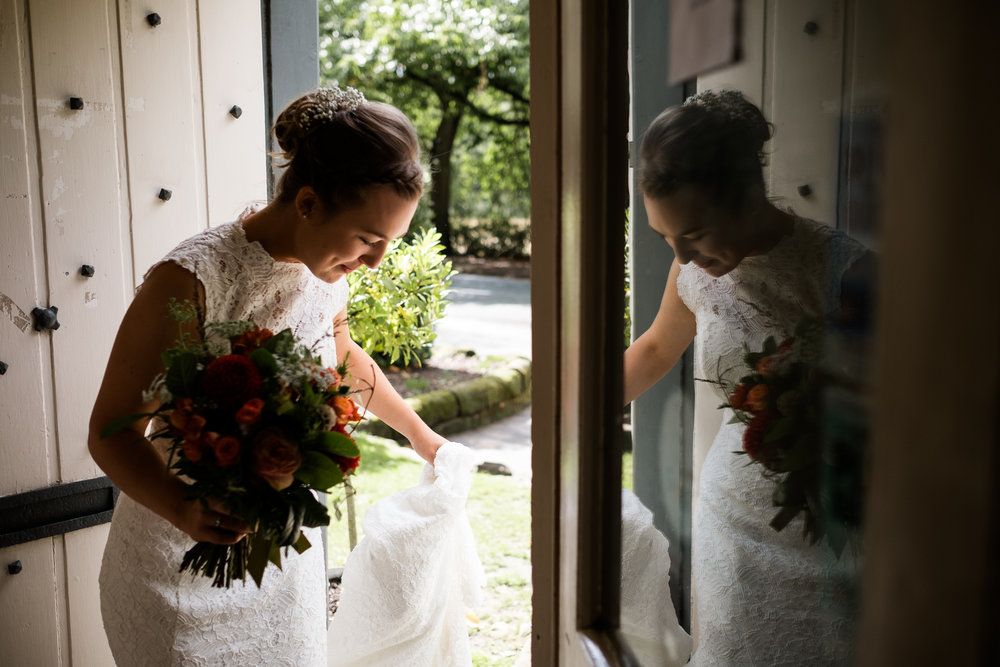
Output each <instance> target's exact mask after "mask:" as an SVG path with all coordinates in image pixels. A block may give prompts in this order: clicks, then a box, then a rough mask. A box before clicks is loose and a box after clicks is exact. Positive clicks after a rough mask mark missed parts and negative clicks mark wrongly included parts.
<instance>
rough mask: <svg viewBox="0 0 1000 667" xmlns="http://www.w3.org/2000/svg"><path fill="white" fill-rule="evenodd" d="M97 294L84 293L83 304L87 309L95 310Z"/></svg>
mask: <svg viewBox="0 0 1000 667" xmlns="http://www.w3.org/2000/svg"><path fill="white" fill-rule="evenodd" d="M96 301H97V292H86V293H85V294H84V295H83V303H84V305H85V306H87V307H88V308H95V307H96V306H97V303H96Z"/></svg>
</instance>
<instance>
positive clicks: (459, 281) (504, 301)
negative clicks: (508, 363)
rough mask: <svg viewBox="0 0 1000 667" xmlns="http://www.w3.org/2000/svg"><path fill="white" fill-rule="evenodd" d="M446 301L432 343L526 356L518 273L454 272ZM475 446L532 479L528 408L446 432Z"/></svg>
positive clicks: (524, 305)
mask: <svg viewBox="0 0 1000 667" xmlns="http://www.w3.org/2000/svg"><path fill="white" fill-rule="evenodd" d="M452 280H453V283H452V290H451V295H450V297H451V304H450V305H449V306H448V309H447V310H446V311H445V316H444V318H443V319H442V320H441V321H439V322H438V323H437V325H436V326H435V329H436V331H437V333H438V338H437V341H435V346H436V347H438V348H440V349H442V350H469V349H471V350H474V351H475V352H476V354H477V355H478V356H480V357H484V358H486V357H489V356H491V355H502V356H514V355H521V356H524V357H528V358H530V357H531V293H530V283H529V282H528V281H527V280H524V279H521V278H498V277H495V276H478V275H472V274H459V275H457V276H455V277H454V278H453V279H452ZM451 438H452V439H453V440H454V441H456V442H461V443H462V444H465V445H467V446H469V447H470V448H472V449H474V450H476V452H477V453H478V454H479V455H480V459H481V461H483V462H487V461H488V462H492V463H502V464H504V465H506V466H507V467H508V468H510V470H511V472H512V473H513V474H514V476H515V477H516V478H518V479H523V480H525V481H528V480H530V479H531V408H525V409H524V410H522V411H520V412H518V413H517V414H515V415H513V416H511V417H508V418H507V419H503V420H501V421H498V422H494V423H492V424H488V425H486V426H483V427H481V428H477V429H473V430H471V431H464V432H462V433H456V434H454V435H452V436H451Z"/></svg>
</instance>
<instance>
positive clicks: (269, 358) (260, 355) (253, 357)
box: [250, 347, 278, 377]
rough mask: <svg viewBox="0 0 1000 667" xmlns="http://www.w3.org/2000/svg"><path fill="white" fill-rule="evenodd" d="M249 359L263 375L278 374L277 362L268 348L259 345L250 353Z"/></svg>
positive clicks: (271, 375)
mask: <svg viewBox="0 0 1000 667" xmlns="http://www.w3.org/2000/svg"><path fill="white" fill-rule="evenodd" d="M250 361H252V362H253V365H254V366H256V367H257V370H259V371H260V373H261V375H263V376H264V377H274V376H275V375H277V374H278V362H277V361H276V360H275V358H274V354H272V353H271V351H270V350H268V349H265V348H263V347H259V348H257V349H256V350H254V351H253V352H251V353H250Z"/></svg>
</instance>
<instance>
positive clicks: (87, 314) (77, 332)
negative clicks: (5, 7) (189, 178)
mask: <svg viewBox="0 0 1000 667" xmlns="http://www.w3.org/2000/svg"><path fill="white" fill-rule="evenodd" d="M31 7H32V21H31V37H32V44H33V45H34V47H35V48H34V49H33V69H34V82H35V86H36V89H35V94H36V108H35V112H36V114H37V117H38V128H39V136H38V143H39V145H38V150H39V154H40V156H41V158H40V159H41V189H42V202H43V216H44V229H45V264H46V267H47V270H48V276H47V277H48V285H49V298H48V300H47V304H46V305H52V306H56V307H57V308H58V309H59V312H58V317H59V322H60V325H61V326H60V327H59V329H58V330H57V331H53V332H51V333H45V334H42V335H43V336H46V337H51V339H52V363H53V365H54V367H55V368H56V369H57V370H56V373H55V374H54V377H55V396H56V411H55V412H56V432H57V434H58V440H59V476H58V480H59V481H62V482H68V481H75V480H80V479H88V478H91V477H95V476H97V475H98V474H99V469H98V468H97V465H96V464H95V463H94V462H93V461H92V460H91V458H90V455H89V453H88V451H87V426H88V421H89V418H90V409H91V407H92V406H93V403H94V398H95V397H96V395H97V389H98V386H99V385H100V381H101V377H102V375H103V371H104V363H105V361H106V359H107V354H108V352H109V351H110V347H111V341H112V339H113V337H114V332H115V328H116V324H117V320H118V318H119V316H120V313H121V312H122V307H123V304H124V303H125V298H126V297H125V295H126V289H125V286H124V285H123V281H122V274H123V267H122V264H123V253H122V249H121V247H120V241H121V237H122V234H121V231H120V229H119V224H120V220H121V217H122V216H121V210H120V207H119V201H120V200H119V190H118V184H119V182H120V180H121V174H120V171H119V162H118V152H117V149H116V146H117V143H118V137H119V132H118V122H119V121H118V115H117V111H116V107H115V104H114V99H115V93H114V82H115V79H116V77H115V74H114V69H115V65H114V61H113V60H112V56H113V55H114V54H115V53H116V51H117V49H116V48H115V45H116V42H115V40H114V39H113V37H112V33H111V29H112V27H113V26H109V24H108V15H109V13H108V7H107V5H106V2H105V0H80V1H79V2H74V3H72V5H67V4H66V3H62V2H58V1H57V0H45V1H42V0H35V2H33V3H32V5H31ZM39 47H43V48H39ZM71 96H77V97H81V98H82V99H83V108H82V109H79V110H73V109H71V108H70V106H69V104H68V100H69V98H70V97H71ZM83 265H90V266H93V267H94V269H95V274H94V276H93V277H89V278H88V277H85V276H83V275H81V267H82V266H83Z"/></svg>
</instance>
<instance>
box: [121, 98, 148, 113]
mask: <svg viewBox="0 0 1000 667" xmlns="http://www.w3.org/2000/svg"><path fill="white" fill-rule="evenodd" d="M125 110H126V111H128V112H130V113H138V112H142V111H145V110H146V98H145V97H130V98H128V102H126V103H125Z"/></svg>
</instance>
